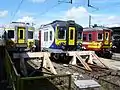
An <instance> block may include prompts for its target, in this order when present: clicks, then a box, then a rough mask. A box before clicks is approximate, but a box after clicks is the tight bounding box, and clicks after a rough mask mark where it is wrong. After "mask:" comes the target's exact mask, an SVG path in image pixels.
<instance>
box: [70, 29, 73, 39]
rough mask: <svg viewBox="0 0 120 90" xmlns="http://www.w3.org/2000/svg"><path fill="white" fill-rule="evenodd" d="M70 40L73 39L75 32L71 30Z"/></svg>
mask: <svg viewBox="0 0 120 90" xmlns="http://www.w3.org/2000/svg"><path fill="white" fill-rule="evenodd" d="M70 39H71V40H72V39H73V30H70Z"/></svg>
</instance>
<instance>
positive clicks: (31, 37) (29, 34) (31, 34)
mask: <svg viewBox="0 0 120 90" xmlns="http://www.w3.org/2000/svg"><path fill="white" fill-rule="evenodd" d="M28 39H33V31H28Z"/></svg>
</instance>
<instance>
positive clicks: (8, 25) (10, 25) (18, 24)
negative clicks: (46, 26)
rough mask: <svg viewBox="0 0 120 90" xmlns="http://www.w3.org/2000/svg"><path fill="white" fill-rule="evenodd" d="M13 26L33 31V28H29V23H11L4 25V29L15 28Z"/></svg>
mask: <svg viewBox="0 0 120 90" xmlns="http://www.w3.org/2000/svg"><path fill="white" fill-rule="evenodd" d="M15 26H18V27H28V28H29V29H31V30H32V29H35V28H34V27H33V26H31V25H30V24H29V23H24V22H12V23H10V24H7V25H5V26H4V27H5V28H15Z"/></svg>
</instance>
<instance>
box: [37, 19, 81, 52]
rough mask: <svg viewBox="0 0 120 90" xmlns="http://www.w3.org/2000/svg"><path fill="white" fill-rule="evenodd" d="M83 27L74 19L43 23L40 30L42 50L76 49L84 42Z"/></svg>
mask: <svg viewBox="0 0 120 90" xmlns="http://www.w3.org/2000/svg"><path fill="white" fill-rule="evenodd" d="M82 31H83V27H82V26H80V25H78V24H76V23H75V22H74V21H61V20H56V21H53V22H52V23H50V24H46V25H42V26H41V27H40V31H39V42H40V48H41V51H46V50H47V51H53V52H54V51H55V50H57V51H59V50H60V51H61V50H63V51H72V50H73V51H74V50H77V49H79V47H77V46H80V44H82Z"/></svg>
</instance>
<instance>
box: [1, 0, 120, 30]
mask: <svg viewBox="0 0 120 90" xmlns="http://www.w3.org/2000/svg"><path fill="white" fill-rule="evenodd" d="M0 1H1V4H0V25H4V24H8V23H10V22H12V21H19V22H29V23H34V24H35V27H37V28H39V27H40V25H42V24H48V23H50V22H52V21H54V20H75V22H76V23H78V24H80V25H82V26H83V27H88V26H89V25H88V20H89V15H91V17H92V18H91V24H92V25H93V24H98V25H104V26H109V27H112V26H120V11H119V10H120V0H90V5H92V6H94V7H95V8H90V7H88V6H87V1H88V0H73V3H72V4H71V3H65V2H69V1H70V0H23V2H22V4H21V5H20V2H21V0H0ZM63 1H64V2H63ZM19 5H20V7H19ZM18 7H19V8H18ZM96 8H97V9H96Z"/></svg>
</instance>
